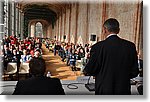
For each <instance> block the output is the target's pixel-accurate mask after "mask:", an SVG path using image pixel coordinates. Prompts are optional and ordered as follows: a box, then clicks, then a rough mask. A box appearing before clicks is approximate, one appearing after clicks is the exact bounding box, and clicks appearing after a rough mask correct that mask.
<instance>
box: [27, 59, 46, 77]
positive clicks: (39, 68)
mask: <svg viewBox="0 0 150 102" xmlns="http://www.w3.org/2000/svg"><path fill="white" fill-rule="evenodd" d="M29 67H30V74H31V75H34V76H42V75H44V73H45V70H46V64H45V60H44V59H42V58H33V59H31V60H30V62H29Z"/></svg>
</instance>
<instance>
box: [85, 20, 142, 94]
mask: <svg viewBox="0 0 150 102" xmlns="http://www.w3.org/2000/svg"><path fill="white" fill-rule="evenodd" d="M103 30H104V36H105V37H106V39H105V40H104V41H100V42H98V43H96V44H95V45H93V46H92V48H91V52H90V60H89V62H88V64H87V65H86V67H85V69H84V71H83V72H84V73H85V75H91V76H95V94H96V95H129V94H131V91H130V90H131V86H130V79H131V78H134V77H136V76H137V75H138V73H139V71H138V59H137V53H136V47H135V44H134V43H132V42H129V41H127V40H124V39H121V38H119V37H118V36H117V34H118V33H119V30H120V28H119V22H118V21H117V20H116V19H113V18H110V19H108V20H106V21H105V22H104V25H103Z"/></svg>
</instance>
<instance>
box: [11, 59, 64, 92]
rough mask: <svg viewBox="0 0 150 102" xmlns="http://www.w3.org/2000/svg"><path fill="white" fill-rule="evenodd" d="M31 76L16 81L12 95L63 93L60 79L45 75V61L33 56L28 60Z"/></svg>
mask: <svg viewBox="0 0 150 102" xmlns="http://www.w3.org/2000/svg"><path fill="white" fill-rule="evenodd" d="M29 67H30V70H29V71H30V73H31V75H32V77H31V78H29V79H27V80H21V81H18V83H17V85H16V88H15V91H14V93H13V95H65V93H64V90H63V88H62V85H61V83H60V80H59V79H57V78H50V77H45V76H44V73H45V69H46V66H45V61H44V60H43V59H42V58H33V59H31V61H30V62H29Z"/></svg>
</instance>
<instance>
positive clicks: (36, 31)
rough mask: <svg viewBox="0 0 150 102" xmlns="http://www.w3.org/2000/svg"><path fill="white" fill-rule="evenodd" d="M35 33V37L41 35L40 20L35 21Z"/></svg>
mask: <svg viewBox="0 0 150 102" xmlns="http://www.w3.org/2000/svg"><path fill="white" fill-rule="evenodd" d="M35 26H36V27H35V34H36V37H43V27H42V24H41V23H40V22H37V23H36V25H35Z"/></svg>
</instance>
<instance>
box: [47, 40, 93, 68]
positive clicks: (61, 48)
mask: <svg viewBox="0 0 150 102" xmlns="http://www.w3.org/2000/svg"><path fill="white" fill-rule="evenodd" d="M45 46H46V47H47V48H48V49H49V51H52V52H53V53H54V56H55V55H56V54H58V55H59V56H60V57H61V59H62V61H63V62H66V65H68V66H71V68H72V70H73V71H77V70H78V69H77V67H76V66H77V64H78V62H80V63H81V64H80V67H84V66H85V65H86V63H87V62H88V60H89V57H90V49H91V46H90V44H85V46H83V45H82V44H76V45H75V44H73V43H71V44H70V43H65V42H59V41H54V40H48V39H46V41H45Z"/></svg>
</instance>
